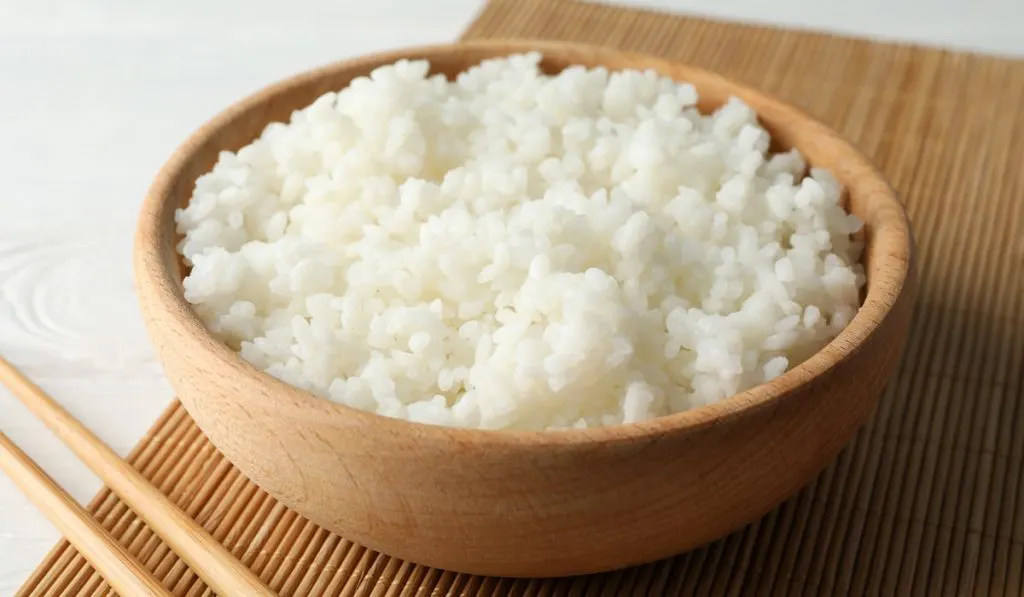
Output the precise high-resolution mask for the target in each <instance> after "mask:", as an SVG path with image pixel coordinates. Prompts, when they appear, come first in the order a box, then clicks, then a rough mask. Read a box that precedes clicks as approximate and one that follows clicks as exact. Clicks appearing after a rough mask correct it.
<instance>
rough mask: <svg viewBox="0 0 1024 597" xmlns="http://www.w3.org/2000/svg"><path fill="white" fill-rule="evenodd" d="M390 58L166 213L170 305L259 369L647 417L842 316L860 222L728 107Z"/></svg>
mask: <svg viewBox="0 0 1024 597" xmlns="http://www.w3.org/2000/svg"><path fill="white" fill-rule="evenodd" d="M539 60H540V56H539V55H538V54H525V55H517V56H510V57H508V58H503V59H495V60H488V61H485V62H482V63H481V64H479V65H477V66H475V67H474V68H472V69H470V70H469V71H467V72H465V73H463V74H462V75H460V76H459V77H458V78H457V80H456V81H454V82H449V81H447V80H446V79H445V78H444V77H442V76H440V75H436V76H428V67H429V65H428V64H427V62H425V61H401V62H398V63H395V64H393V65H389V66H386V67H382V68H379V69H377V70H375V71H374V72H373V73H372V75H371V76H370V77H364V78H359V79H357V80H354V81H352V83H351V84H350V85H349V86H348V87H347V88H345V89H343V90H341V91H339V92H337V93H328V94H326V95H324V96H323V97H321V98H319V99H318V100H317V101H316V102H314V103H313V104H312V105H311V106H309V107H307V108H305V109H303V110H300V111H297V112H295V113H294V114H293V116H292V118H291V121H290V122H289V123H287V124H283V123H275V124H271V125H269V126H268V127H267V128H266V130H265V131H264V132H263V134H262V135H261V136H260V138H259V139H257V140H256V141H254V142H253V143H252V144H250V145H249V146H247V147H244V148H242V149H241V150H239V151H238V152H237V153H228V152H225V153H222V154H221V155H220V158H219V161H218V162H217V164H216V166H215V167H214V168H213V170H212V171H211V172H210V173H208V174H206V175H204V176H203V177H201V178H200V179H199V180H198V182H197V184H196V187H195V191H194V194H193V196H192V198H191V201H190V203H189V204H188V206H187V207H186V208H184V209H182V210H180V211H179V212H178V214H177V222H178V230H179V231H180V232H181V233H182V234H183V235H184V239H183V240H182V242H181V244H180V245H179V250H180V252H181V254H182V255H183V256H184V257H185V259H186V262H187V263H189V264H190V265H191V266H192V270H191V273H190V275H189V276H188V277H187V278H186V279H185V282H184V286H185V296H186V299H187V300H188V301H189V302H190V303H191V304H192V305H194V308H195V310H196V312H197V313H198V314H199V316H200V317H201V319H202V320H203V321H204V322H205V324H206V325H207V326H208V327H209V329H210V330H211V331H212V332H213V333H215V334H216V335H217V336H219V337H220V338H222V339H223V340H224V341H225V342H227V343H228V344H229V345H230V346H232V347H233V348H235V349H236V350H238V351H239V352H240V353H241V356H242V357H243V358H244V359H246V360H247V361H249V362H250V363H252V364H253V365H254V366H256V367H257V368H259V369H261V370H263V371H266V372H268V373H269V374H271V375H274V376H276V377H278V378H280V379H282V380H284V381H285V382H288V383H291V384H294V385H296V386H299V387H301V388H305V389H307V390H310V391H312V392H314V393H316V394H319V395H321V396H323V397H325V398H329V399H331V400H334V401H337V402H340V403H343V404H346V405H349V406H352V407H355V408H358V409H365V410H368V411H373V412H376V413H379V414H381V415H385V416H389V417H398V418H403V419H409V420H414V421H420V422H425V423H432V424H439V425H451V426H462V427H476V428H486V429H496V428H514V429H552V428H564V427H592V426H598V425H609V424H617V423H630V422H636V421H643V420H646V419H650V418H652V417H658V416H662V415H666V414H669V413H674V412H678V411H682V410H685V409H689V408H693V407H695V406H699V405H704V404H708V403H711V402H715V401H718V400H722V399H723V398H726V397H728V396H730V395H732V394H735V393H737V392H740V391H742V390H744V389H746V388H750V387H751V386H754V385H756V384H759V383H762V382H764V381H766V380H770V379H772V378H774V377H776V376H778V375H780V374H782V373H783V372H785V371H786V370H787V369H788V368H789V367H791V366H793V365H795V364H796V363H798V362H800V361H801V360H803V359H806V358H807V357H808V356H810V355H812V354H813V353H814V352H816V351H818V350H819V349H821V348H822V347H823V346H824V345H825V344H826V343H827V342H828V341H829V340H830V339H831V338H833V337H834V336H835V335H836V334H837V333H838V332H839V331H840V330H841V329H842V328H843V327H844V326H846V325H847V324H848V323H849V321H850V320H851V318H852V317H853V316H854V314H855V313H856V311H857V309H858V306H859V296H860V288H861V286H862V285H863V283H864V276H863V272H862V270H861V268H860V266H859V265H858V259H859V253H860V247H859V245H858V243H857V242H856V241H855V240H853V237H852V236H851V235H852V234H853V233H854V232H856V231H857V230H858V229H859V228H860V226H861V224H860V222H859V221H858V220H857V219H856V218H855V217H853V216H851V215H849V214H847V213H846V212H845V211H844V209H843V207H842V205H841V204H840V195H841V188H840V186H839V185H838V184H837V182H836V181H835V180H834V179H833V178H832V177H831V176H830V175H829V174H828V173H827V172H824V171H821V170H816V169H811V170H810V174H809V175H807V174H806V173H807V167H806V164H805V163H804V161H803V159H802V158H801V156H800V155H799V154H798V153H797V152H795V151H794V152H788V153H780V154H777V155H769V153H768V147H769V141H770V139H769V135H768V133H767V132H766V130H765V129H764V128H762V127H761V126H760V125H759V124H758V121H757V117H756V115H755V113H754V112H753V111H752V110H751V108H749V107H748V106H747V105H745V104H743V103H742V102H740V101H738V100H735V99H734V100H732V101H730V102H729V103H728V104H726V105H725V106H723V107H722V108H720V109H718V110H717V111H716V112H714V113H713V114H710V115H707V116H702V115H701V114H700V113H699V112H698V111H697V110H696V107H695V106H696V102H697V93H696V90H695V89H694V88H693V87H692V86H691V85H688V84H680V83H676V82H674V81H672V80H670V79H667V78H663V77H659V76H658V75H657V74H655V73H654V72H638V71H624V72H614V73H611V72H608V71H607V70H605V69H601V68H597V69H584V68H582V67H574V68H569V69H568V70H565V71H564V72H562V73H561V74H559V75H557V76H549V75H545V74H543V73H542V72H541V70H540V69H539V68H538V63H539Z"/></svg>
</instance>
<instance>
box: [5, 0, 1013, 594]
mask: <svg viewBox="0 0 1024 597" xmlns="http://www.w3.org/2000/svg"><path fill="white" fill-rule="evenodd" d="M465 37H467V38H482V37H536V38H551V39H571V40H579V41H586V42H594V43H605V44H609V45H614V46H620V47H624V48H629V49H634V50H639V51H645V52H650V53H655V54H662V55H664V56H668V57H671V58H674V59H678V60H681V61H686V62H690V63H693V64H697V65H699V66H703V67H706V68H709V69H713V70H717V71H720V72H722V73H724V74H726V75H728V76H731V77H734V78H736V79H739V80H742V81H744V82H747V83H749V84H752V85H754V86H757V87H760V88H763V89H765V90H767V91H770V92H773V93H776V94H778V95H781V96H782V97H784V98H787V99H789V100H790V101H792V102H794V103H796V104H799V105H801V106H802V107H804V108H805V109H807V110H808V111H810V112H811V113H812V114H815V115H817V116H818V117H820V118H822V119H823V120H824V121H825V122H827V123H829V124H831V125H833V126H834V127H836V128H837V129H838V130H839V131H840V132H842V133H843V134H844V135H845V136H846V137H847V138H849V139H851V140H853V141H854V142H855V143H857V144H858V145H859V146H860V147H861V148H862V149H863V150H864V151H866V152H867V153H868V154H869V155H870V156H872V157H873V158H874V159H875V160H876V162H877V163H878V164H879V165H880V166H881V167H882V168H883V169H884V170H885V172H886V173H887V175H888V176H889V178H890V180H891V181H892V183H893V184H894V186H895V187H896V188H897V189H898V190H899V191H900V193H901V194H902V196H903V197H904V198H905V200H906V202H907V205H908V207H909V210H910V212H911V217H912V219H913V222H914V227H915V232H916V235H917V239H918V242H919V246H920V254H921V257H922V259H921V277H922V295H921V299H920V301H919V305H918V310H917V313H916V317H915V321H914V325H913V330H912V336H911V339H910V342H909V346H908V348H907V351H906V354H905V357H904V361H903V364H902V366H901V368H900V370H899V372H898V374H897V375H896V377H895V378H894V379H893V381H892V383H891V384H890V385H889V388H888V390H887V392H886V394H885V396H884V397H883V399H882V401H881V403H880V406H879V407H878V410H877V412H876V414H875V416H874V418H873V421H872V422H871V423H870V424H869V425H868V426H867V427H866V428H865V429H864V430H863V431H862V432H861V433H860V434H859V435H858V437H857V438H856V440H855V441H854V442H853V443H852V444H851V445H850V446H849V447H848V449H846V450H845V451H844V452H843V453H842V455H841V456H840V457H839V459H838V460H837V461H836V462H835V463H834V464H833V466H831V467H830V468H828V469H827V470H826V471H825V472H824V473H823V474H822V475H821V476H820V477H819V478H818V479H817V481H816V482H815V483H814V484H813V485H812V486H810V487H808V488H807V489H805V490H804V491H803V492H802V493H800V494H799V495H797V496H796V497H795V498H794V499H792V500H790V501H789V502H787V503H786V504H784V505H783V506H781V507H780V508H778V509H777V510H775V511H774V512H772V513H770V514H769V515H767V516H766V517H764V518H763V519H761V520H760V521H758V522H756V523H754V524H752V525H750V526H749V527H747V528H746V529H744V530H742V531H740V532H737V533H735V534H733V535H731V536H729V537H727V538H725V539H723V540H721V541H718V542H716V543H713V544H711V545H709V546H707V547H705V548H703V549H699V550H696V551H693V552H691V553H688V554H684V555H680V556H678V557H676V558H673V559H669V560H665V561H662V562H657V563H653V564H650V565H647V566H643V567H638V568H633V569H629V570H625V571H621V572H616V573H610V574H602V575H596V576H590V577H578V578H567V579H560V580H550V581H528V580H519V581H511V580H508V579H495V578H480V577H470V576H465V575H458V574H452V573H447V572H442V571H439V570H432V569H426V568H422V567H419V566H413V565H410V564H406V563H403V562H400V561H396V560H393V559H390V558H388V557H386V556H382V555H379V554H376V553H373V552H370V551H367V550H365V549H363V548H361V547H359V546H356V545H353V544H351V543H349V542H348V541H346V540H344V539H342V538H340V537H337V536H335V535H331V534H329V533H327V532H325V531H323V530H321V529H319V528H317V527H316V526H314V525H312V524H310V523H308V522H306V521H305V520H304V519H302V518H300V517H299V516H297V515H296V514H294V513H293V512H291V511H289V510H287V509H286V508H284V507H283V506H281V505H279V504H277V503H276V502H275V501H274V500H272V499H270V498H269V497H267V496H266V495H265V494H264V493H262V492H261V491H259V490H257V489H256V488H255V487H254V486H253V485H251V484H250V483H248V481H247V480H246V479H245V478H244V477H242V476H241V475H240V474H239V472H238V471H237V470H235V469H234V468H232V467H231V465H229V464H228V463H227V462H226V461H225V460H223V459H222V457H221V456H220V455H219V454H218V453H217V452H216V451H215V450H214V448H213V447H212V446H211V445H210V444H209V443H208V442H207V441H206V440H205V439H204V438H203V437H202V435H201V434H200V432H199V430H198V429H197V428H196V426H195V425H194V424H193V423H192V421H191V420H190V419H189V418H188V416H187V415H186V414H185V412H184V410H183V409H182V408H181V406H180V405H179V404H177V403H175V404H174V405H172V406H171V407H170V408H169V410H168V411H167V412H166V413H165V414H164V415H163V416H162V417H161V419H160V420H159V421H157V423H156V425H155V426H154V427H153V428H152V429H151V430H150V431H149V433H148V434H147V435H146V436H145V437H144V438H143V439H142V441H141V442H140V443H139V445H138V446H137V447H136V449H135V451H134V452H133V453H132V455H131V462H132V463H133V464H134V466H136V467H137V468H139V469H140V470H142V471H143V473H144V474H145V475H146V476H147V477H149V478H151V479H153V480H154V481H155V482H156V483H157V484H158V485H159V486H160V487H161V488H162V489H163V491H165V492H167V493H168V494H169V495H170V496H171V497H172V498H173V499H174V500H175V501H176V502H178V503H179V504H181V505H182V506H183V507H184V508H185V509H186V510H187V511H188V512H189V514H191V515H192V516H194V517H195V518H196V519H197V520H199V521H200V522H201V523H203V524H204V525H205V526H206V527H207V528H208V529H210V530H211V531H212V532H213V533H214V535H215V536H216V537H217V538H218V539H219V540H221V541H223V542H224V544H225V545H227V546H228V547H229V548H230V549H232V550H233V551H234V552H235V553H236V554H237V555H238V556H239V557H240V558H242V560H244V561H245V562H246V563H247V564H248V565H250V566H251V567H252V568H253V570H255V571H256V572H258V573H259V574H260V575H261V576H262V577H263V579H264V580H266V581H267V582H269V583H270V584H271V585H272V586H273V587H274V588H275V589H276V590H278V591H279V592H280V593H281V594H282V595H368V596H428V595H429V596H438V595H516V596H518V595H550V596H561V595H651V596H657V595H858V596H859V595H901V596H902V595H929V596H930V595H1007V596H1010V595H1013V596H1018V595H1022V594H1024V586H1022V579H1021V576H1022V572H1024V475H1022V470H1024V405H1022V404H1021V403H1022V402H1024V393H1022V390H1021V383H1022V380H1024V333H1021V332H1024V300H1022V294H1024V215H1022V211H1024V122H1022V121H1024V62H1021V61H1012V60H1005V59H996V58H990V57H980V56H972V55H967V54H961V53H954V52H948V51H939V50H931V49H921V48H913V47H906V46H896V45H886V44H877V43H869V42H866V41H860V40H853V39H846V38H839V37H831V36H826V35H819V34H813V33H806V32H794V31H786V30H779V29H769V28H760V27H750V26H740V25H735V24H724V23H716V22H708V21H704V20H698V19H691V18H681V17H670V16H667V15H663V14H656V13H652V12H640V11H633V10H623V9H619V8H613V7H610V6H604V5H602V6H598V5H589V4H580V3H575V2H568V1H552V0H547V1H540V0H494V1H493V2H492V3H491V4H490V5H489V6H488V7H487V8H486V9H485V10H484V11H483V12H482V13H481V15H480V16H479V18H478V20H477V21H476V22H475V23H474V24H473V25H472V26H471V27H470V28H469V30H468V32H467V33H466V34H465ZM90 507H91V510H92V512H94V513H95V514H96V516H97V518H98V519H100V520H101V521H103V524H104V525H106V527H107V528H109V529H112V531H113V533H114V534H115V535H116V536H118V537H120V539H121V541H122V542H123V543H124V544H125V545H127V546H128V547H129V548H130V549H131V551H133V552H134V553H136V554H138V555H139V556H140V557H141V558H142V560H143V561H145V563H146V565H147V566H149V567H150V569H152V570H154V571H155V572H156V573H157V575H158V576H159V577H161V578H163V579H164V582H165V583H166V585H167V586H168V587H171V588H173V590H174V591H175V592H176V593H177V594H179V595H202V594H209V591H208V590H207V589H206V588H205V587H204V586H203V585H202V583H201V582H200V581H198V580H196V578H195V577H194V576H193V575H192V574H191V573H190V572H189V571H188V570H187V568H186V567H185V566H184V565H183V564H182V563H181V562H180V561H179V560H178V559H177V558H176V557H174V556H173V555H172V554H171V553H170V552H169V551H168V550H167V548H166V547H165V546H163V545H162V544H161V543H160V542H159V541H158V540H156V539H155V538H154V537H153V535H152V534H151V533H150V532H149V530H148V529H147V528H145V527H144V526H143V525H142V524H141V523H140V522H139V521H137V520H136V519H135V518H134V516H132V515H131V513H130V512H129V511H128V510H127V509H126V508H125V506H124V505H123V504H122V503H120V502H119V501H118V500H117V499H116V498H114V497H113V496H112V495H111V494H110V493H109V492H108V491H103V492H102V493H101V494H100V495H99V496H97V498H96V499H95V500H94V501H93V502H92V504H91V506H90ZM106 593H109V589H108V588H107V586H106V585H105V584H103V583H102V581H101V579H100V577H99V576H98V575H96V574H95V573H94V572H93V571H92V570H91V569H90V568H89V567H88V565H87V564H86V563H85V562H84V560H83V559H82V558H81V557H80V556H79V555H77V554H76V553H75V552H74V550H73V549H72V548H70V547H69V546H68V545H67V544H66V543H63V542H62V543H60V544H59V545H58V546H57V547H56V548H55V549H54V551H53V552H52V553H51V554H50V556H49V557H48V558H47V559H46V560H45V561H44V562H43V563H42V564H41V565H40V567H39V569H38V570H37V571H36V573H35V574H34V575H33V576H32V577H31V579H29V581H28V582H27V584H25V586H24V587H23V589H22V591H21V593H19V594H20V595H103V594H106Z"/></svg>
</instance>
